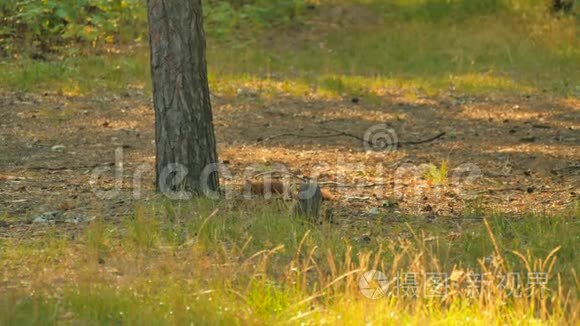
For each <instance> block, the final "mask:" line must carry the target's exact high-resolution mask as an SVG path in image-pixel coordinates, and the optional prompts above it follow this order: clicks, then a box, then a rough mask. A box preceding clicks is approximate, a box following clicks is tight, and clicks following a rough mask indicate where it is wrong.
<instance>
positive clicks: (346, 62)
mask: <svg viewBox="0 0 580 326" xmlns="http://www.w3.org/2000/svg"><path fill="white" fill-rule="evenodd" d="M372 2H373V1H371V3H372ZM362 5H363V6H374V5H377V4H370V3H365V4H362ZM416 5H423V3H419V4H416ZM466 5H467V2H466ZM409 6H410V5H409ZM467 7H469V8H470V6H467ZM467 7H466V8H467ZM475 7H477V6H475ZM469 8H467V9H465V8H464V9H465V10H468V9H469ZM490 8H491V5H490ZM383 9H384V8H383ZM383 9H381V10H375V11H374V14H375V15H377V16H380V15H381V12H384V15H387V16H389V15H394V16H393V17H390V16H389V17H390V18H389V19H387V20H386V21H388V23H377V22H375V23H369V22H359V23H357V24H355V25H353V26H349V28H348V29H349V30H348V33H345V32H344V31H334V30H332V29H330V30H321V31H318V32H317V30H313V31H304V32H302V33H308V35H301V34H300V33H299V32H294V34H297V35H294V34H293V35H290V36H285V35H283V34H284V33H282V35H279V34H277V36H279V37H277V38H274V39H273V40H272V41H268V42H266V41H264V42H265V43H264V44H262V43H261V41H260V40H261V37H262V36H267V35H262V34H259V35H254V38H255V39H254V40H253V41H252V42H249V43H244V42H241V41H239V42H238V43H236V41H233V40H230V41H228V42H222V41H219V40H211V39H210V40H209V46H208V53H207V59H208V63H209V69H208V70H209V72H210V82H211V86H212V89H213V91H215V92H218V93H224V94H228V95H236V94H238V90H240V89H242V93H243V89H244V88H249V89H251V90H258V91H259V92H260V93H261V96H262V97H264V98H271V97H274V96H280V95H288V96H293V97H305V96H307V95H312V94H314V95H315V96H319V97H321V98H336V97H338V96H342V95H346V96H366V97H368V98H369V100H370V101H374V100H375V99H376V97H381V96H385V95H388V92H387V91H389V90H396V89H401V90H402V92H408V93H410V94H411V93H412V92H419V93H420V94H427V95H437V94H440V93H446V92H448V91H449V89H454V91H456V92H464V93H477V94H481V93H489V92H495V91H499V92H508V93H521V92H534V91H541V90H547V91H551V92H555V93H557V94H563V95H566V94H568V95H569V94H576V93H577V87H578V85H580V81H579V80H578V76H577V75H578V74H576V73H575V72H576V71H578V69H579V67H578V62H580V60H579V57H580V52H579V50H578V49H579V48H580V46H579V41H578V38H577V37H576V30H577V23H576V22H575V20H574V19H573V18H565V17H562V18H560V19H555V18H551V17H549V16H538V15H531V14H530V15H527V16H526V15H522V14H516V13H511V12H503V11H500V12H497V13H494V14H493V15H483V16H481V15H475V16H473V17H471V18H470V19H465V20H462V19H456V20H451V19H443V20H431V19H427V20H424V19H416V17H415V18H413V16H412V17H411V18H408V17H407V18H405V17H406V16H405V15H406V14H405V13H404V12H405V10H406V9H405V6H402V7H401V6H399V7H397V6H395V7H392V8H390V9H391V10H386V9H384V10H383ZM325 10H326V9H325ZM397 10H402V11H401V12H399V11H397ZM461 10H463V9H461ZM469 10H470V9H469ZM469 10H468V11H469ZM377 21H379V22H380V21H381V19H378V20H377ZM310 34H312V35H310ZM303 37H304V38H305V39H306V40H307V41H301V40H302V38H303ZM232 43H233V45H234V46H232ZM288 44H292V46H291V48H289V45H288ZM149 79H150V77H149V60H148V53H147V50H146V49H144V48H143V49H139V50H137V51H136V52H135V53H132V54H131V55H109V56H101V57H91V56H88V57H69V58H65V59H63V60H61V61H53V62H43V61H32V60H20V61H14V62H4V63H1V64H0V87H2V88H5V89H10V90H18V91H38V90H53V91H59V92H61V93H62V94H65V95H82V94H88V93H92V94H95V93H98V92H99V91H102V90H109V91H121V92H122V91H125V90H127V88H128V87H137V88H140V89H144V90H146V91H147V92H149V91H150V87H151V83H150V81H149Z"/></svg>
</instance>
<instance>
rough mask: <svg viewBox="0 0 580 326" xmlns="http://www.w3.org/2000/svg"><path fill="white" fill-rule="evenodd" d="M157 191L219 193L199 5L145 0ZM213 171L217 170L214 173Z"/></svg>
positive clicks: (175, 0)
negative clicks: (213, 167)
mask: <svg viewBox="0 0 580 326" xmlns="http://www.w3.org/2000/svg"><path fill="white" fill-rule="evenodd" d="M147 5H148V18H149V41H150V48H151V75H152V78H153V102H154V107H155V141H156V146H157V152H156V187H157V190H158V191H162V192H164V193H166V192H180V194H181V195H180V197H181V196H183V194H185V193H186V194H187V195H192V194H194V195H200V194H202V193H204V192H205V191H208V190H209V191H217V190H218V188H219V182H218V175H217V172H212V173H209V174H207V175H205V176H204V175H203V172H204V168H206V167H208V166H210V165H212V164H213V163H216V162H217V153H216V142H215V135H214V129H213V123H212V111H211V103H210V97H209V86H208V81H207V64H206V58H205V35H204V31H203V21H202V18H203V16H202V8H201V0H148V2H147ZM216 171H217V170H216Z"/></svg>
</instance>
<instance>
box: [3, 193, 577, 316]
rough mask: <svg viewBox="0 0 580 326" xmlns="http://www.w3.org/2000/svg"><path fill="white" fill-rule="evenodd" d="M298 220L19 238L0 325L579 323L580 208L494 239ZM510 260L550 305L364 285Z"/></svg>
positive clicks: (153, 206) (154, 217) (471, 233)
mask: <svg viewBox="0 0 580 326" xmlns="http://www.w3.org/2000/svg"><path fill="white" fill-rule="evenodd" d="M288 212H289V209H288V207H286V206H285V205H284V204H283V203H275V202H274V203H270V204H267V203H265V202H258V203H256V202H247V201H222V202H215V201H208V200H197V201H194V202H191V203H170V202H166V201H155V202H151V203H140V204H138V205H137V207H136V208H135V214H134V216H133V217H132V218H128V219H126V220H125V221H124V222H123V223H122V224H120V225H119V224H118V223H112V222H104V221H102V220H98V219H97V220H95V221H93V222H92V224H91V225H90V226H89V227H88V228H86V229H85V230H84V231H82V233H81V234H77V236H76V237H75V240H70V235H68V234H64V233H62V232H48V233H46V234H45V235H41V236H37V237H35V238H31V239H20V240H16V239H13V240H7V241H5V242H4V243H3V244H2V246H1V247H0V258H1V260H0V261H1V262H2V265H3V268H5V270H6V272H5V273H4V275H5V276H4V277H5V279H6V281H7V282H8V284H13V283H17V284H20V286H18V287H15V288H11V287H7V288H5V289H4V290H3V291H5V292H4V294H3V295H2V297H1V298H0V323H1V324H4V325H11V324H14V325H15V324H19V325H21V324H39V323H40V324H47V325H52V324H60V323H63V322H66V323H83V324H110V323H123V324H143V323H145V324H164V323H172V324H184V323H191V322H193V323H201V324H213V323H232V322H233V323H241V324H247V323H252V324H265V323H280V322H288V321H290V323H291V324H299V323H306V324H309V323H312V324H314V323H316V324H317V323H336V322H339V323H348V324H351V323H355V324H362V323H369V322H371V323H374V324H382V323H397V324H398V323H401V322H404V323H411V324H420V323H424V322H427V321H431V322H438V323H442V324H456V323H463V322H467V321H472V322H473V323H474V324H489V323H492V324H498V323H499V324H503V323H508V324H511V323H514V322H516V321H522V322H524V323H535V324H541V323H548V324H562V323H563V322H566V321H567V322H570V323H572V324H573V320H574V319H576V321H577V320H578V319H577V318H578V316H577V311H578V302H577V295H578V287H577V286H578V283H577V282H578V278H577V275H576V272H577V270H578V268H579V267H580V258H579V257H578V255H577V254H576V253H575V247H576V246H575V244H576V243H577V242H578V234H580V224H579V221H578V219H577V216H578V211H577V209H576V211H570V212H562V213H560V214H557V215H554V216H537V215H529V216H520V217H515V216H505V215H488V216H486V220H487V223H488V224H489V230H488V229H487V227H486V223H485V222H482V221H481V220H479V221H473V220H465V221H460V220H458V221H455V222H454V223H446V222H445V221H442V222H438V223H425V222H423V219H417V218H413V217H407V218H403V219H401V220H399V221H397V222H392V221H391V222H389V223H390V224H389V228H388V230H389V231H388V232H387V233H385V234H381V236H373V237H372V239H371V240H370V241H368V242H365V241H362V242H361V241H360V240H359V237H358V234H359V233H361V232H363V229H360V227H358V226H356V225H353V226H351V228H350V229H349V230H347V231H339V230H337V229H336V227H334V226H329V225H323V226H314V225H311V224H310V223H308V222H307V221H304V220H300V219H295V218H291V217H290V216H289V213H288ZM450 222H451V221H450ZM383 223H386V222H383ZM454 224H460V225H461V227H460V228H457V227H456V226H454ZM363 228H364V226H363ZM49 230H50V229H49ZM55 230H56V229H55ZM452 231H453V232H452ZM489 231H491V232H489ZM452 233H455V234H456V235H455V236H449V235H450V234H452ZM557 248H559V249H558V250H556V251H554V250H555V249H557ZM95 253H98V255H95ZM500 259H501V261H503V266H504V268H505V270H504V271H507V272H519V273H521V275H522V278H523V280H525V277H526V276H527V273H528V272H530V271H541V272H547V273H548V274H549V275H550V280H549V283H548V289H550V291H549V292H547V294H546V296H545V297H543V298H540V297H534V298H533V299H529V298H525V297H522V298H506V297H504V296H502V294H501V293H500V292H494V291H497V287H493V286H492V287H491V289H492V290H493V291H491V292H490V293H489V294H487V295H485V296H482V297H480V298H478V299H477V298H476V299H474V298H468V297H466V295H465V294H464V293H463V292H457V293H454V294H450V295H449V296H448V297H446V298H445V299H441V298H436V299H428V298H424V297H421V296H420V297H419V298H417V299H404V298H392V299H387V298H382V299H379V300H370V299H367V298H365V297H363V296H362V295H360V293H359V290H358V287H357V281H358V277H359V275H360V274H361V273H362V272H363V271H366V270H370V269H379V270H383V271H385V273H386V274H387V275H391V276H392V275H394V273H395V272H407V271H412V272H417V273H419V274H420V275H422V273H426V272H447V273H449V274H451V272H453V271H456V272H457V273H461V272H468V271H475V272H480V271H487V272H493V271H495V270H496V269H500V268H501V267H500V264H499V263H498V262H499V261H500ZM16 267H17V268H16ZM23 271H28V272H23ZM55 279H58V280H56V281H55ZM492 280H493V279H492ZM495 280H496V281H497V279H495ZM21 281H23V282H24V283H21ZM458 282H461V281H458ZM453 284H455V285H458V284H460V283H453ZM27 288H29V289H30V291H29V290H26V289H27ZM8 289H12V290H8Z"/></svg>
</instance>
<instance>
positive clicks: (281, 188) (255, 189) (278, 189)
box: [244, 179, 336, 201]
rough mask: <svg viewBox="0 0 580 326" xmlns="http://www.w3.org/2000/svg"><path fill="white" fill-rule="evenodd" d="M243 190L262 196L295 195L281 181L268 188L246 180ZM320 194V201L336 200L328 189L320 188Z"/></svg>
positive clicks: (288, 186)
mask: <svg viewBox="0 0 580 326" xmlns="http://www.w3.org/2000/svg"><path fill="white" fill-rule="evenodd" d="M244 189H249V190H250V191H251V192H252V194H255V195H261V196H264V195H267V194H274V195H280V196H283V197H289V198H296V194H295V193H294V192H293V191H292V190H291V187H290V184H289V183H284V182H283V181H281V180H276V179H275V180H271V181H270V182H269V187H268V183H265V182H262V181H250V180H246V182H245V188H244ZM320 192H321V194H322V200H325V201H333V200H335V199H336V197H335V196H334V195H333V194H332V192H330V191H329V190H328V189H325V188H321V189H320Z"/></svg>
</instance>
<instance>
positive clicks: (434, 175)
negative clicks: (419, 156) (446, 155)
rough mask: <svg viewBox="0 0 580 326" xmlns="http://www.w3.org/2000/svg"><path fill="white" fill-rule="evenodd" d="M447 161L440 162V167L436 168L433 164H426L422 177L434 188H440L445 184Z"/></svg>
mask: <svg viewBox="0 0 580 326" xmlns="http://www.w3.org/2000/svg"><path fill="white" fill-rule="evenodd" d="M447 172H448V170H447V161H443V162H441V166H440V167H439V168H437V166H435V165H434V164H428V165H427V168H426V169H425V172H424V174H423V177H424V178H425V179H426V180H427V182H429V184H431V185H434V186H441V185H446V184H447Z"/></svg>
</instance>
